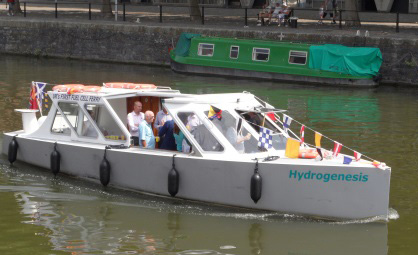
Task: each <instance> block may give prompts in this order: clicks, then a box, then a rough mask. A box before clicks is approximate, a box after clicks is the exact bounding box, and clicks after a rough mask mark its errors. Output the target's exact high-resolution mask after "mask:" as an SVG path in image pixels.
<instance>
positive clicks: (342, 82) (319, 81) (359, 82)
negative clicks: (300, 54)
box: [171, 59, 379, 88]
mask: <svg viewBox="0 0 418 255" xmlns="http://www.w3.org/2000/svg"><path fill="white" fill-rule="evenodd" d="M171 69H172V70H173V71H175V72H179V73H192V74H201V75H221V76H225V77H235V78H251V79H262V80H271V81H286V82H292V83H301V84H314V85H328V86H348V87H367V88H370V87H376V86H378V85H379V82H378V81H376V80H374V79H340V78H324V77H317V76H302V75H292V74H283V73H273V72H259V71H249V70H241V69H235V68H224V67H213V66H198V65H190V64H183V63H179V62H176V61H174V60H173V59H171Z"/></svg>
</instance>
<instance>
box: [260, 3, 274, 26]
mask: <svg viewBox="0 0 418 255" xmlns="http://www.w3.org/2000/svg"><path fill="white" fill-rule="evenodd" d="M273 11H274V6H273V5H271V4H270V2H267V3H265V4H264V5H263V10H262V11H261V12H260V13H258V15H257V16H258V20H257V26H261V25H263V26H264V19H265V18H268V19H269V21H270V19H271V14H272V13H273Z"/></svg>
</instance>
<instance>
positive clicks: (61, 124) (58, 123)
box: [51, 111, 71, 135]
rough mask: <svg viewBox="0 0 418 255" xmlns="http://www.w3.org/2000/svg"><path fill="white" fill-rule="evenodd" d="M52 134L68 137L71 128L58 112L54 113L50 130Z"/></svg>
mask: <svg viewBox="0 0 418 255" xmlns="http://www.w3.org/2000/svg"><path fill="white" fill-rule="evenodd" d="M51 132H52V133H56V134H63V135H70V134H71V128H70V126H68V123H67V121H65V119H64V117H63V116H62V114H61V112H60V111H56V114H55V118H54V123H53V124H52V128H51Z"/></svg>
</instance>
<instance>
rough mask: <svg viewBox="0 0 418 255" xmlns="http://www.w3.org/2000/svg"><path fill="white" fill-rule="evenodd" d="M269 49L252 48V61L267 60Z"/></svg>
mask: <svg viewBox="0 0 418 255" xmlns="http://www.w3.org/2000/svg"><path fill="white" fill-rule="evenodd" d="M269 56H270V49H263V48H253V60H254V61H265V62H267V61H269Z"/></svg>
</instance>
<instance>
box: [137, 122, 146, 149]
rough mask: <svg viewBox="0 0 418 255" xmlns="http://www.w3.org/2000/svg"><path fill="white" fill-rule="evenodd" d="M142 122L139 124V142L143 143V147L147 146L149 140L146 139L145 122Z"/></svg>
mask: <svg viewBox="0 0 418 255" xmlns="http://www.w3.org/2000/svg"><path fill="white" fill-rule="evenodd" d="M144 121H145V120H144ZM141 124H142V123H141ZM141 124H140V125H139V133H138V138H139V142H140V143H141V144H142V147H144V148H146V147H147V142H146V141H145V126H144V125H143V124H142V125H141Z"/></svg>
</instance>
